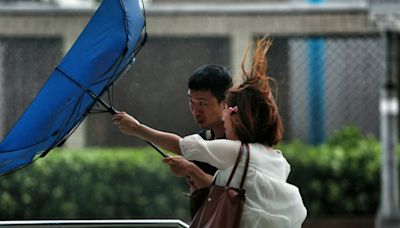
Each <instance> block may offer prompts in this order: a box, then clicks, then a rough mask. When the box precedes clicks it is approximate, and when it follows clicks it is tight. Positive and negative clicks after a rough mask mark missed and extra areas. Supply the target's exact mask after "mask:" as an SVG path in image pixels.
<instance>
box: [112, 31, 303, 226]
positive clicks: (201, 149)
mask: <svg viewBox="0 0 400 228" xmlns="http://www.w3.org/2000/svg"><path fill="white" fill-rule="evenodd" d="M270 45H271V42H270V41H269V39H268V38H266V37H264V38H263V39H261V40H260V41H258V42H257V45H256V49H255V53H254V57H253V63H252V66H251V70H250V72H246V71H245V70H244V67H243V63H242V71H243V83H242V84H241V85H240V86H238V87H235V88H233V89H231V90H230V91H229V92H228V95H227V100H226V108H225V111H224V115H223V117H224V126H225V134H226V138H227V139H226V140H213V141H206V140H203V139H202V138H201V137H200V136H198V135H191V136H187V137H185V138H183V139H182V138H180V137H179V136H177V135H175V134H171V133H166V132H160V131H157V130H154V129H152V128H149V127H147V126H145V125H142V124H140V123H139V122H138V121H137V120H136V119H134V118H133V117H131V116H129V115H128V114H126V113H121V114H118V115H116V116H115V117H114V123H116V124H118V125H119V127H120V129H121V131H122V132H124V133H126V134H131V135H135V136H138V137H140V138H143V139H146V140H149V141H151V142H153V143H155V144H157V145H159V146H161V147H163V148H165V149H167V150H170V151H172V152H175V153H177V154H181V155H183V157H184V158H186V159H188V160H198V161H203V162H207V163H209V164H211V165H213V166H215V167H217V168H218V169H219V172H218V174H216V175H215V184H216V185H221V186H224V185H225V184H226V182H227V179H228V177H229V174H230V173H231V170H232V167H233V165H234V163H235V160H236V157H237V155H238V152H239V148H240V145H241V143H248V144H249V147H250V154H251V156H250V161H249V167H248V171H247V177H246V181H245V184H244V188H245V190H246V201H245V205H244V210H243V214H242V219H241V223H240V225H241V227H268V228H271V227H276V228H284V227H287V228H294V227H301V224H302V223H303V221H304V219H305V217H306V213H307V211H306V209H305V207H304V205H303V202H302V198H301V195H300V193H299V190H298V189H297V187H295V186H293V185H291V184H289V183H287V182H286V180H287V177H288V175H289V172H290V165H289V164H288V162H287V161H286V159H285V158H284V157H283V155H282V153H281V152H280V151H277V150H275V149H273V148H272V146H274V145H276V144H277V143H278V142H279V140H280V139H281V138H282V134H283V127H282V122H281V118H280V115H279V112H278V108H277V106H276V104H275V101H274V98H273V93H272V90H271V88H270V86H269V81H270V80H271V78H269V77H268V76H266V75H265V72H266V61H265V60H266V59H265V58H266V54H267V51H268V49H269V47H270ZM164 161H165V162H166V163H167V164H169V165H170V167H171V169H172V170H173V171H174V172H175V173H176V174H178V175H188V176H190V175H191V173H190V172H187V170H190V169H185V166H186V165H189V164H187V162H186V161H185V159H183V158H182V157H179V156H176V157H168V158H165V159H164ZM242 170H243V163H241V165H239V167H238V170H237V171H236V173H242ZM192 178H193V179H194V180H195V181H196V177H192ZM240 179H241V176H240V175H235V176H234V178H233V180H232V182H231V186H233V187H238V186H239V182H240ZM200 184H201V185H210V183H199V185H200Z"/></svg>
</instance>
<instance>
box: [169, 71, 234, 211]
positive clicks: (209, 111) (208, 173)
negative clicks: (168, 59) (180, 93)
mask: <svg viewBox="0 0 400 228" xmlns="http://www.w3.org/2000/svg"><path fill="white" fill-rule="evenodd" d="M230 87H232V78H231V76H230V74H229V72H228V70H227V69H226V68H225V67H223V66H220V65H203V66H201V67H200V68H198V69H197V70H196V71H195V72H194V73H193V74H192V76H191V77H190V78H189V81H188V89H189V90H188V98H189V106H190V111H191V113H192V115H193V118H194V120H195V121H196V122H197V124H198V125H199V126H200V127H201V128H202V129H203V130H202V131H201V132H199V135H200V136H201V137H203V138H204V139H206V140H213V139H220V138H225V129H224V122H223V119H222V112H223V110H224V106H225V94H226V92H227V91H228V89H229V88H230ZM183 164H184V163H183ZM193 164H195V165H196V166H197V167H198V168H197V167H196V166H194V165H193ZM193 164H189V163H187V164H186V167H180V166H179V167H178V166H175V165H174V164H169V165H170V167H171V170H172V171H173V172H174V173H175V174H178V175H179V174H183V173H182V172H185V171H186V172H190V174H191V175H190V176H196V177H197V178H195V179H194V178H188V183H189V187H190V193H191V195H190V211H191V215H192V217H193V216H194V215H195V213H196V212H197V210H198V209H199V208H200V206H201V204H202V202H203V200H204V199H205V197H207V194H208V186H209V185H210V183H211V181H212V176H213V175H214V173H215V172H216V171H217V169H216V168H215V167H213V166H211V165H209V164H207V163H203V162H199V161H193ZM181 168H182V169H183V170H179V169H181ZM199 168H200V169H199ZM188 176H189V175H188Z"/></svg>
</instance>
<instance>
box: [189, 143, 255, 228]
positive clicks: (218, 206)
mask: <svg viewBox="0 0 400 228" xmlns="http://www.w3.org/2000/svg"><path fill="white" fill-rule="evenodd" d="M245 151H247V154H246V164H245V168H244V170H243V175H242V180H241V182H240V186H239V188H232V187H230V186H229V185H230V183H231V180H232V178H233V175H234V174H235V171H236V168H237V167H238V164H239V162H240V159H241V157H242V154H243V153H244V152H245ZM249 159H250V149H249V145H248V144H243V143H242V145H241V146H240V151H239V154H238V156H237V159H236V162H235V165H234V167H233V170H232V172H231V174H230V176H229V179H228V182H227V183H226V185H225V186H218V185H215V183H214V182H213V183H212V185H211V187H210V193H209V194H208V196H207V199H206V200H205V201H204V203H203V205H202V206H201V208H200V209H199V211H198V212H197V213H196V215H195V216H194V218H193V221H192V223H191V224H190V227H192V228H221V227H224V228H231V227H232V228H234V227H239V225H240V219H241V217H242V212H243V205H244V201H245V194H244V193H245V190H244V189H243V184H244V180H245V179H246V174H247V168H248V166H249Z"/></svg>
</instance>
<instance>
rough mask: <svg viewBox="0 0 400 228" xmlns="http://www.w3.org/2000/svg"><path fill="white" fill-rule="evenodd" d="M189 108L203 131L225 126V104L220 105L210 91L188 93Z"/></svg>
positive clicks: (191, 91) (190, 91)
mask: <svg viewBox="0 0 400 228" xmlns="http://www.w3.org/2000/svg"><path fill="white" fill-rule="evenodd" d="M188 98H189V107H190V111H191V112H192V115H193V118H194V120H195V121H196V122H197V124H198V125H199V126H200V127H201V128H203V129H212V128H214V127H217V126H218V125H221V124H223V120H222V114H223V110H224V102H221V103H218V100H217V98H216V97H214V96H213V95H212V93H211V91H210V90H190V89H189V91H188Z"/></svg>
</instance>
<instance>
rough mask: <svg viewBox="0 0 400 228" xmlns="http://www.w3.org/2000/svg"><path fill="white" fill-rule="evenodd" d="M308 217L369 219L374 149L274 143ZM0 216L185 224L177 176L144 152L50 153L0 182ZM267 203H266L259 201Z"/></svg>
mask: <svg viewBox="0 0 400 228" xmlns="http://www.w3.org/2000/svg"><path fill="white" fill-rule="evenodd" d="M278 148H279V149H281V150H282V152H283V153H284V155H285V156H286V158H287V159H288V161H289V163H290V164H291V167H292V171H291V174H290V176H289V182H291V183H293V184H295V185H296V186H298V187H299V189H300V191H301V193H302V196H303V200H304V203H305V205H306V207H307V209H308V214H309V217H319V216H332V215H371V214H375V213H376V210H377V206H378V201H379V190H380V183H379V182H380V172H379V164H380V163H379V161H380V146H379V142H378V141H377V140H376V139H374V138H372V137H367V138H365V137H362V136H361V134H360V133H359V132H358V131H357V130H356V129H355V128H346V129H344V130H342V131H340V132H339V133H337V134H335V135H334V136H333V137H332V138H330V139H329V140H328V142H327V143H326V144H324V145H320V146H310V145H306V144H303V143H300V142H290V143H282V144H280V145H279V146H278ZM0 191H1V192H0V211H1V213H0V219H1V220H10V219H94V218H97V219H99V218H102V219H106V218H178V219H182V220H188V219H189V213H188V201H187V197H186V196H185V195H184V193H185V192H187V186H186V181H185V178H182V177H181V178H179V177H176V176H174V175H173V174H172V173H171V172H170V171H169V169H168V167H167V166H166V165H165V164H163V163H162V161H161V157H160V156H159V155H158V154H157V153H156V152H154V151H153V149H152V148H150V147H149V148H143V149H93V148H91V149H85V150H74V151H69V150H62V149H58V150H54V151H52V152H51V153H49V154H48V155H47V156H46V157H45V158H43V159H39V160H38V161H37V162H35V163H34V164H33V165H31V166H29V167H27V168H24V169H22V170H20V171H18V172H16V173H13V174H11V175H7V176H4V177H0ZM266 203H268V202H266Z"/></svg>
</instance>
